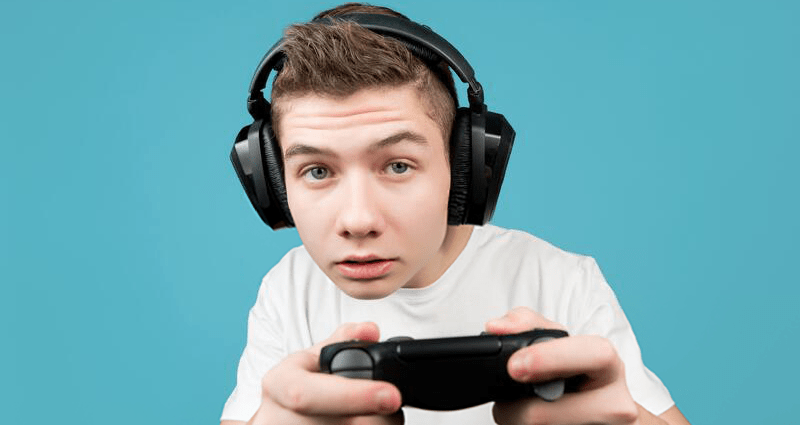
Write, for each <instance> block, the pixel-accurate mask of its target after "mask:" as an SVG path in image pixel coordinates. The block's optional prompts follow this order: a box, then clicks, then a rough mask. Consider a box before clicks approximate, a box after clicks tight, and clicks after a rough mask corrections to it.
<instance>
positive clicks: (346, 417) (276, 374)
mask: <svg viewBox="0 0 800 425" xmlns="http://www.w3.org/2000/svg"><path fill="white" fill-rule="evenodd" d="M378 338H379V331H378V327H377V326H376V325H375V324H374V323H352V324H345V325H342V326H340V327H339V329H337V330H336V332H334V334H333V335H331V337H330V338H328V339H327V340H325V341H323V342H321V343H319V344H317V345H315V346H313V347H311V348H309V349H308V350H303V351H299V352H296V353H293V354H291V355H289V356H288V357H286V359H284V360H283V361H282V362H281V363H279V364H278V365H277V366H275V367H274V368H273V369H272V370H270V371H269V372H267V373H266V374H265V375H264V378H263V379H262V381H261V392H262V399H261V406H260V407H259V409H258V411H257V412H256V414H255V415H253V418H252V419H250V421H249V422H248V424H269V425H272V424H292V425H294V424H300V425H302V424H348V425H356V424H357V425H367V424H369V425H390V424H391V425H396V424H402V423H403V411H402V410H399V409H400V404H401V401H400V391H399V390H398V389H397V388H396V387H395V386H394V385H392V384H389V383H388V382H382V381H371V380H362V379H348V378H343V377H340V376H334V375H328V374H323V373H319V353H320V350H321V349H322V347H324V346H326V345H328V344H333V343H335V342H342V341H347V340H351V339H361V340H367V341H377V340H378Z"/></svg>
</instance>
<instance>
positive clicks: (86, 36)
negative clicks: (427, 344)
mask: <svg viewBox="0 0 800 425" xmlns="http://www.w3.org/2000/svg"><path fill="white" fill-rule="evenodd" d="M334 4H335V3H332V2H327V1H325V2H275V1H264V0H262V1H247V2H243V1H233V2H222V1H219V2H212V1H194V2H188V1H187V2H175V1H155V0H142V1H136V2H134V1H127V2H122V1H87V0H79V1H73V2H56V1H38V2H37V1H31V2H4V3H3V4H2V6H0V52H2V67H0V75H1V76H2V78H0V108H1V109H0V143H2V150H1V151H0V152H1V153H0V285H2V286H1V289H0V294H1V295H0V326H2V338H1V339H0V344H2V350H0V382H2V385H0V405H1V406H2V416H3V419H2V422H4V423H20V422H25V423H30V422H33V423H69V424H72V423H86V424H96V423H116V424H140V423H180V424H184V423H185V424H199V423H217V421H218V418H219V414H220V412H221V408H222V404H223V403H224V401H225V399H226V397H227V395H228V394H229V393H230V391H231V390H232V389H233V386H234V382H235V368H236V365H237V362H238V357H239V355H240V353H241V350H242V348H243V344H244V340H245V326H246V317H247V312H248V309H249V308H250V306H251V305H252V303H253V302H254V300H255V295H256V290H257V288H258V285H259V283H260V279H261V277H262V276H263V274H264V273H265V272H266V271H267V270H268V269H269V268H270V267H271V266H272V265H274V264H275V263H276V262H277V260H278V259H279V258H280V257H281V255H282V254H283V253H284V252H285V251H286V250H287V249H288V248H290V247H292V246H294V245H296V244H298V243H299V239H298V238H297V236H296V232H295V231H293V230H286V231H280V232H273V231H271V230H269V229H268V228H267V227H266V226H264V225H263V224H261V223H260V221H259V220H258V218H257V216H256V215H255V213H254V212H253V211H252V209H251V207H250V205H249V203H248V201H247V199H246V197H245V195H244V193H243V191H242V190H241V188H240V186H239V183H238V181H237V180H236V178H235V175H234V172H233V170H232V168H231V166H230V164H229V161H228V153H229V151H230V148H231V145H232V142H233V138H234V136H235V135H236V132H237V131H238V130H239V128H241V127H242V126H243V125H245V124H247V123H248V118H249V116H248V115H247V113H246V111H245V98H246V90H247V86H248V83H249V81H250V78H251V76H252V72H253V70H254V68H255V66H256V64H257V63H258V61H259V60H260V59H261V57H262V55H263V54H264V53H265V51H266V50H267V48H268V47H269V46H271V45H272V44H273V42H274V41H275V40H276V39H277V38H278V36H279V35H280V32H281V29H282V28H283V27H284V26H285V25H287V24H289V23H291V22H297V21H303V20H307V19H309V18H310V17H311V16H312V15H313V14H314V13H316V12H317V11H319V10H321V9H323V8H327V7H330V6H332V5H334ZM388 5H390V6H393V7H395V8H397V9H398V10H400V11H401V12H404V13H406V14H408V15H410V16H411V17H412V18H414V19H417V20H419V21H421V22H424V23H427V24H429V25H430V26H431V27H433V28H434V29H435V30H437V31H438V32H439V33H440V34H442V35H443V36H445V37H446V38H448V39H449V40H450V41H451V42H453V44H455V45H456V46H457V47H459V48H460V49H461V51H462V53H464V55H465V56H466V57H467V58H468V59H469V60H470V61H471V63H472V64H473V66H474V67H475V69H476V72H477V76H478V78H479V79H480V81H481V82H482V83H483V84H484V87H485V88H486V91H487V103H488V104H489V106H490V108H492V109H494V110H496V111H499V112H502V113H504V114H505V115H506V116H507V118H508V119H509V120H510V122H512V123H513V124H514V126H515V128H516V130H517V141H516V145H515V148H514V153H513V155H512V159H511V163H510V165H509V168H508V173H507V176H506V181H505V187H504V190H503V192H502V194H501V199H500V202H499V205H498V209H497V212H496V214H495V217H494V220H493V222H494V223H495V224H498V225H501V226H507V227H515V228H521V229H524V230H527V231H529V232H531V233H533V234H536V235H538V236H540V237H542V238H544V239H546V240H548V241H550V242H552V243H554V244H556V245H558V246H560V247H562V248H564V249H567V250H571V251H575V252H580V253H583V254H588V255H591V256H594V257H595V258H597V260H598V262H599V264H600V265H601V267H602V268H603V270H604V273H605V274H606V277H607V279H608V280H609V282H610V283H611V284H612V286H613V287H614V289H615V290H616V292H617V295H618V297H619V299H620V301H621V303H622V305H623V307H624V308H625V311H626V312H627V314H628V317H629V319H630V320H631V322H632V323H633V326H634V330H635V331H636V333H637V336H638V338H639V341H640V344H641V346H642V349H643V353H644V358H645V361H646V363H647V365H648V366H649V367H650V368H651V369H652V370H653V371H655V372H656V373H657V374H658V375H659V376H660V377H661V379H662V380H663V381H664V382H665V384H666V385H667V386H668V387H669V389H670V390H671V392H672V395H673V397H674V399H675V400H676V401H677V403H678V406H679V407H680V408H681V409H682V410H683V411H684V413H685V414H686V416H687V417H688V418H689V419H690V420H691V421H692V423H695V424H700V423H738V424H754V423H759V424H767V423H781V424H784V423H796V420H795V419H794V418H795V417H796V412H795V411H794V409H790V407H789V406H790V405H794V404H795V403H796V398H797V390H796V383H797V381H798V379H800V374H799V373H798V366H797V363H796V355H797V354H796V353H797V348H798V342H797V337H798V319H797V314H796V312H795V307H796V304H797V301H798V299H800V291H798V283H800V279H798V272H797V270H798V254H800V250H799V249H798V245H797V240H798V236H800V229H798V217H799V216H800V201H799V200H798V182H799V181H800V179H798V172H797V165H798V154H800V150H798V141H800V140H798V139H800V125H799V124H798V123H800V100H798V99H800V83H799V82H798V75H800V54H799V53H800V49H798V47H800V46H799V44H800V43H799V42H800V25H798V18H800V6H798V3H797V2H792V1H688V0H686V1H660V2H656V1H531V2H523V1H505V2H504V1H493V2H483V1H482V2H477V1H464V0H457V1H456V0H451V1H439V2H433V1H413V2H398V1H392V2H389V3H388ZM463 89H464V87H463V86H459V90H460V91H461V92H463V91H464V90H463ZM487 290H491V282H487ZM477 331H479V330H477V329H476V332H477Z"/></svg>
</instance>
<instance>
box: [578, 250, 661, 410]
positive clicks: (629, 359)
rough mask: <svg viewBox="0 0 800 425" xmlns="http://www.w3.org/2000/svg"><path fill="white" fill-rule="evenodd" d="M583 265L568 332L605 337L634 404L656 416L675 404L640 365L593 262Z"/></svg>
mask: <svg viewBox="0 0 800 425" xmlns="http://www.w3.org/2000/svg"><path fill="white" fill-rule="evenodd" d="M583 266H584V267H585V271H586V279H585V281H584V282H583V284H584V285H587V287H585V288H579V290H580V293H582V294H583V295H584V296H585V299H584V300H583V303H580V304H582V308H579V309H578V310H575V314H576V315H577V316H578V317H579V319H578V320H576V322H575V323H576V327H575V328H574V329H572V332H573V333H575V334H582V335H599V336H603V337H605V338H608V339H609V340H610V341H611V342H612V344H614V346H615V348H616V349H617V352H618V353H619V355H620V357H621V358H622V361H623V362H624V363H625V377H626V381H627V384H628V389H629V390H630V392H631V396H632V397H633V399H634V401H636V402H637V403H639V404H640V405H642V407H644V408H645V409H647V410H648V411H650V412H651V413H653V414H655V415H660V414H661V413H663V412H664V411H666V410H667V409H669V408H670V407H671V406H672V405H674V404H675V403H674V402H673V401H672V397H671V396H670V394H669V391H668V390H667V388H666V387H665V386H664V384H663V383H662V382H661V380H660V379H659V378H658V377H657V376H656V375H655V374H654V373H653V372H651V371H650V370H649V369H647V367H646V366H645V365H644V363H643V361H642V354H641V349H640V348H639V344H638V342H637V341H636V336H635V335H634V334H633V329H632V328H631V325H630V323H629V322H628V319H627V318H626V317H625V313H624V312H623V311H622V307H620V305H619V302H618V300H617V297H616V295H615V294H614V292H613V290H612V289H611V287H610V286H609V285H608V283H607V282H606V280H605V278H604V277H603V274H602V272H601V271H600V268H599V267H598V265H597V263H596V262H595V261H594V259H592V258H588V257H587V259H586V263H585V264H583Z"/></svg>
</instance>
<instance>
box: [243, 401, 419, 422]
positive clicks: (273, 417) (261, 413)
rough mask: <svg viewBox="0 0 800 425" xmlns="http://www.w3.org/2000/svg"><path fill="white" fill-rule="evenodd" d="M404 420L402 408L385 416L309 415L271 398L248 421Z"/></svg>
mask: <svg viewBox="0 0 800 425" xmlns="http://www.w3.org/2000/svg"><path fill="white" fill-rule="evenodd" d="M404 422H405V418H404V416H403V411H402V410H398V411H397V412H395V413H394V414H391V415H387V416H383V415H372V416H355V417H353V416H309V415H301V414H299V413H296V412H293V411H291V410H287V409H285V408H283V407H282V406H280V405H278V404H277V403H275V402H273V401H272V400H265V401H264V402H262V403H261V406H260V407H259V408H258V411H257V412H256V414H255V415H254V416H253V418H252V419H251V420H250V422H248V423H249V424H250V423H252V424H259V425H266V424H292V425H345V424H346V425H403V423H404Z"/></svg>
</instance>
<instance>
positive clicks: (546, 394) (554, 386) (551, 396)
mask: <svg viewBox="0 0 800 425" xmlns="http://www.w3.org/2000/svg"><path fill="white" fill-rule="evenodd" d="M533 392H534V393H535V394H536V395H537V396H539V397H540V398H541V399H543V400H546V401H556V400H558V399H559V398H560V397H561V396H562V395H564V380H563V379H560V380H558V381H551V382H546V383H544V384H537V385H535V386H534V387H533Z"/></svg>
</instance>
